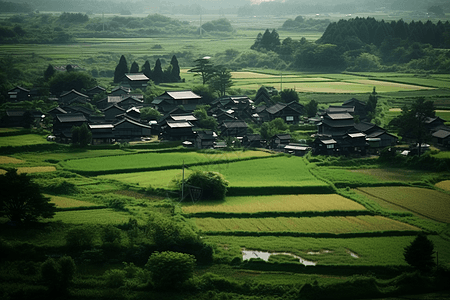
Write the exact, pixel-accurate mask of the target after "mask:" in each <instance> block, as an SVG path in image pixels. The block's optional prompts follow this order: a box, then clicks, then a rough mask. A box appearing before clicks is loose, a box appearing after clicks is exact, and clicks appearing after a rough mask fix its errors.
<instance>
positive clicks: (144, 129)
mask: <svg viewBox="0 0 450 300" xmlns="http://www.w3.org/2000/svg"><path fill="white" fill-rule="evenodd" d="M151 135H152V129H151V127H150V126H148V125H145V124H142V123H139V122H137V121H135V120H132V119H130V118H124V119H122V120H120V121H118V122H117V123H114V136H115V138H116V139H117V140H126V141H130V140H138V139H140V138H141V137H145V136H151Z"/></svg>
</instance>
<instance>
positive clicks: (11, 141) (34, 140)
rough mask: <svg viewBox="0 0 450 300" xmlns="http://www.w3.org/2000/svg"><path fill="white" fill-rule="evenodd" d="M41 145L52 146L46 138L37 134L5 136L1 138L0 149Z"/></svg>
mask: <svg viewBox="0 0 450 300" xmlns="http://www.w3.org/2000/svg"><path fill="white" fill-rule="evenodd" d="M40 144H51V143H50V142H48V141H47V140H46V139H45V137H43V136H40V135H37V134H26V135H16V136H3V137H0V147H6V146H10V147H17V146H29V145H40Z"/></svg>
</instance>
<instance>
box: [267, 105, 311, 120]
mask: <svg viewBox="0 0 450 300" xmlns="http://www.w3.org/2000/svg"><path fill="white" fill-rule="evenodd" d="M265 111H266V112H267V114H262V115H263V116H264V117H263V121H264V122H268V121H272V120H274V119H276V118H281V119H283V120H284V121H285V122H286V123H287V124H297V123H298V122H299V121H300V116H301V115H302V112H301V111H298V110H296V109H294V108H292V105H289V104H287V103H277V104H274V105H272V106H270V107H267V108H266V110H265ZM266 117H267V119H265V118H266Z"/></svg>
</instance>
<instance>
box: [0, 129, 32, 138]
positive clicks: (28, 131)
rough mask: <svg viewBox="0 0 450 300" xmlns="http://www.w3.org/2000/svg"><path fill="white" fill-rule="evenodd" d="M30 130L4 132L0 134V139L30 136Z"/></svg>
mask: <svg viewBox="0 0 450 300" xmlns="http://www.w3.org/2000/svg"><path fill="white" fill-rule="evenodd" d="M30 133H31V130H30V129H20V130H17V131H6V132H0V137H3V136H17V135H24V134H30Z"/></svg>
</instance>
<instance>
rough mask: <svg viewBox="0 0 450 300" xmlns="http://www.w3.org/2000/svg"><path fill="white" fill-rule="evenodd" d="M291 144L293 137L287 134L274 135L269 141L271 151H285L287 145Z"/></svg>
mask: <svg viewBox="0 0 450 300" xmlns="http://www.w3.org/2000/svg"><path fill="white" fill-rule="evenodd" d="M290 142H291V135H290V134H285V133H279V134H276V135H274V136H273V137H271V138H270V140H269V145H270V148H271V149H274V150H283V149H284V147H285V146H286V145H289V143H290Z"/></svg>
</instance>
